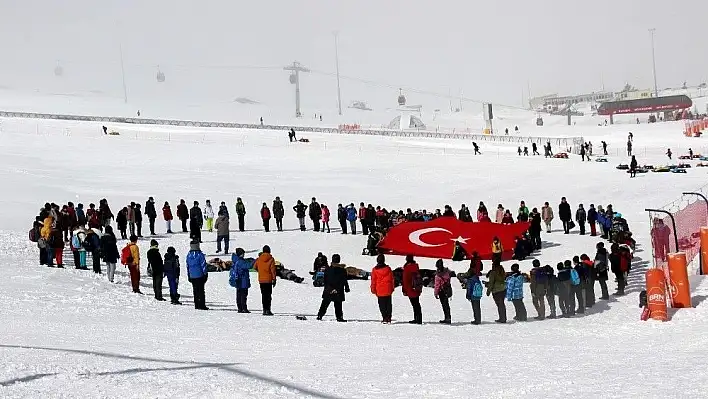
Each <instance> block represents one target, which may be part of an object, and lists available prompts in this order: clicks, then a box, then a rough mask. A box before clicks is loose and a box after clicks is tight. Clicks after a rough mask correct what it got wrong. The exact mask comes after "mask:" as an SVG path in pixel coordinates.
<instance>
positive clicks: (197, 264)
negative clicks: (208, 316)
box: [186, 240, 209, 310]
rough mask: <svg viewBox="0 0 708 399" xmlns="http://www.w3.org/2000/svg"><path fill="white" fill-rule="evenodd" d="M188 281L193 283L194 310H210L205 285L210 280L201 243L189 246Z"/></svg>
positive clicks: (194, 242)
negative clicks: (207, 304)
mask: <svg viewBox="0 0 708 399" xmlns="http://www.w3.org/2000/svg"><path fill="white" fill-rule="evenodd" d="M186 262H187V279H188V280H189V282H190V283H192V291H193V293H194V294H193V295H194V308H195V309H198V310H209V308H208V307H207V306H206V294H205V293H204V285H205V284H206V282H207V280H208V279H209V272H208V270H207V263H206V258H205V257H204V253H203V252H202V250H201V249H200V248H199V241H196V240H195V241H192V242H191V243H190V244H189V252H188V253H187V261H186Z"/></svg>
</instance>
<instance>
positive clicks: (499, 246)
mask: <svg viewBox="0 0 708 399" xmlns="http://www.w3.org/2000/svg"><path fill="white" fill-rule="evenodd" d="M502 252H504V247H503V246H502V243H501V241H499V243H498V244H497V243H494V242H492V253H495V254H500V253H502Z"/></svg>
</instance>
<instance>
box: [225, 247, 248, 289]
mask: <svg viewBox="0 0 708 399" xmlns="http://www.w3.org/2000/svg"><path fill="white" fill-rule="evenodd" d="M231 262H233V266H231V271H230V272H229V281H235V282H236V286H235V287H234V288H237V289H243V288H250V287H251V268H253V259H244V258H239V257H238V256H237V255H236V254H233V255H231Z"/></svg>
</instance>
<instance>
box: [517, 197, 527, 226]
mask: <svg viewBox="0 0 708 399" xmlns="http://www.w3.org/2000/svg"><path fill="white" fill-rule="evenodd" d="M516 220H518V221H519V222H528V221H529V208H528V207H527V206H526V202H524V201H521V203H520V204H519V216H517V217H516Z"/></svg>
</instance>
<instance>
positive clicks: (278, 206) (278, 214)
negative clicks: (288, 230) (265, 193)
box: [273, 197, 285, 231]
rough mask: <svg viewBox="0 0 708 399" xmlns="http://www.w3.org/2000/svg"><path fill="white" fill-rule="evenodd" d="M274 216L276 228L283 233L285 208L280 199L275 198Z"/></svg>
mask: <svg viewBox="0 0 708 399" xmlns="http://www.w3.org/2000/svg"><path fill="white" fill-rule="evenodd" d="M273 216H274V217H275V227H276V229H278V231H283V217H285V208H284V207H283V201H281V200H280V197H275V200H273Z"/></svg>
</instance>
